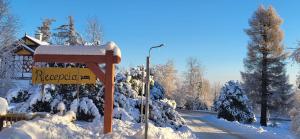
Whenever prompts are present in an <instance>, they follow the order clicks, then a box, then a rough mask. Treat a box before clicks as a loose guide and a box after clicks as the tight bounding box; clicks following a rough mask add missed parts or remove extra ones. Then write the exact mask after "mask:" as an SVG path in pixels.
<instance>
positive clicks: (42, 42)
mask: <svg viewBox="0 0 300 139" xmlns="http://www.w3.org/2000/svg"><path fill="white" fill-rule="evenodd" d="M25 37H27V38H29V39H31V40H32V41H34V42H36V43H38V44H39V45H49V43H48V42H44V41H40V40H38V39H36V38H34V37H31V36H28V35H25Z"/></svg>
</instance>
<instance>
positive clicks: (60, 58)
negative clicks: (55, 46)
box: [33, 54, 106, 63]
mask: <svg viewBox="0 0 300 139" xmlns="http://www.w3.org/2000/svg"><path fill="white" fill-rule="evenodd" d="M33 59H34V61H35V62H58V63H105V61H106V58H105V55H39V54H35V55H34V56H33Z"/></svg>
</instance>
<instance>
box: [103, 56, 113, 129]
mask: <svg viewBox="0 0 300 139" xmlns="http://www.w3.org/2000/svg"><path fill="white" fill-rule="evenodd" d="M106 57H107V61H106V65H105V94H104V98H105V100H104V134H106V133H110V132H112V117H113V109H114V108H113V107H114V74H115V66H114V63H113V52H112V51H106Z"/></svg>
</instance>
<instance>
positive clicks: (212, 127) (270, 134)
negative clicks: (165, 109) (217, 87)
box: [181, 111, 297, 139]
mask: <svg viewBox="0 0 300 139" xmlns="http://www.w3.org/2000/svg"><path fill="white" fill-rule="evenodd" d="M181 114H182V115H183V117H184V118H185V120H186V121H187V124H188V126H189V127H191V128H192V130H193V132H194V133H195V134H196V135H197V134H198V135H197V137H206V138H207V137H209V138H218V137H220V136H224V138H226V137H228V138H245V139H296V138H297V137H296V136H294V135H293V133H292V131H290V122H289V121H283V122H279V123H278V125H277V127H261V126H260V125H259V120H257V122H255V123H253V124H241V123H239V122H230V121H227V120H224V119H218V118H217V117H216V115H214V114H209V113H204V112H199V111H198V112H187V111H182V113H181ZM195 127H197V128H195ZM198 127H201V128H198ZM198 130H200V131H198Z"/></svg>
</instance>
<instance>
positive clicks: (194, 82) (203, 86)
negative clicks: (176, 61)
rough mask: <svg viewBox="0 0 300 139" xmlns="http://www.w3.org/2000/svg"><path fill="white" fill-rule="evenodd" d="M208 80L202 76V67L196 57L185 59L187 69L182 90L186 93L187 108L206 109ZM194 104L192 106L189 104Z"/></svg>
mask: <svg viewBox="0 0 300 139" xmlns="http://www.w3.org/2000/svg"><path fill="white" fill-rule="evenodd" d="M208 88H209V82H208V81H207V80H206V79H204V77H203V68H202V66H201V65H200V62H199V61H198V60H197V59H196V58H192V57H191V58H189V59H188V60H187V71H186V72H185V76H184V81H183V91H185V92H181V93H185V94H186V97H185V99H186V102H187V103H186V104H185V107H186V108H187V109H191V108H192V109H207V102H206V96H207V93H209V91H208ZM190 105H194V106H190Z"/></svg>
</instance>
